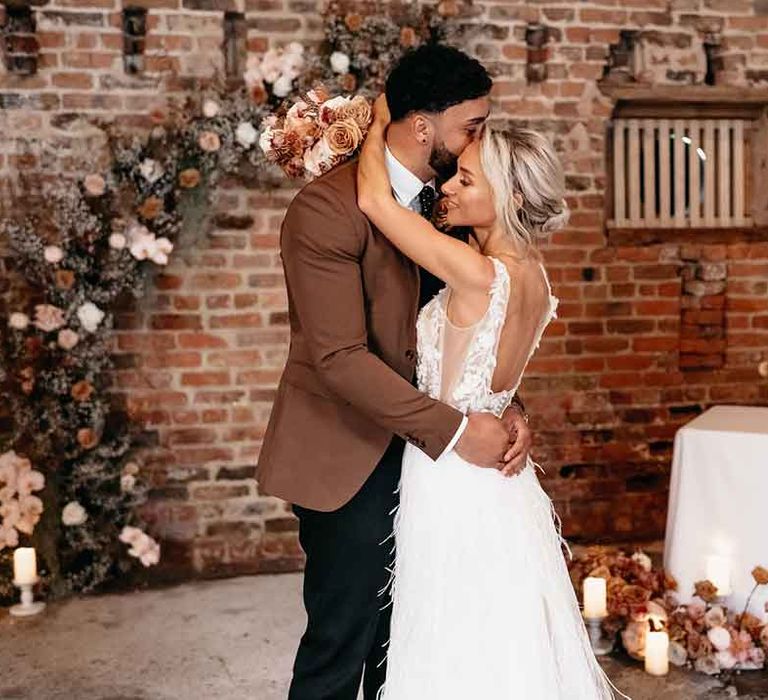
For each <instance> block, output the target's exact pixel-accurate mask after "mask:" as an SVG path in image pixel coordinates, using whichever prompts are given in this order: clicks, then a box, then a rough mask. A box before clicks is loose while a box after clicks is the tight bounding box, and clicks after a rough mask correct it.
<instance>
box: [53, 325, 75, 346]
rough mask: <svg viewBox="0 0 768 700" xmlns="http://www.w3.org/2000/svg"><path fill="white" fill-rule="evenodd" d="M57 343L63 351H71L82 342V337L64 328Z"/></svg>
mask: <svg viewBox="0 0 768 700" xmlns="http://www.w3.org/2000/svg"><path fill="white" fill-rule="evenodd" d="M57 342H58V344H59V347H60V348H61V349H62V350H71V349H72V348H73V347H75V345H77V344H78V342H80V336H79V335H78V334H77V333H75V331H73V330H71V329H70V328H63V329H62V330H60V331H59V337H58V340H57Z"/></svg>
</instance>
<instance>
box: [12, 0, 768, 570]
mask: <svg viewBox="0 0 768 700" xmlns="http://www.w3.org/2000/svg"><path fill="white" fill-rule="evenodd" d="M133 4H134V5H141V6H146V7H147V8H149V15H148V26H149V35H148V38H147V49H146V72H145V74H143V75H142V76H139V77H134V76H127V75H125V74H124V72H123V68H122V58H121V51H122V35H121V28H120V5H119V3H118V2H117V0H58V1H57V2H56V3H47V4H42V5H39V6H37V7H36V8H35V14H36V19H37V36H38V40H39V44H40V54H39V71H38V73H37V74H36V75H34V76H32V77H18V76H14V75H10V74H7V73H5V72H4V70H5V69H4V68H0V107H2V111H0V132H1V133H2V134H3V136H2V137H1V138H2V141H1V142H0V175H1V176H2V177H3V178H4V179H8V178H13V176H14V169H15V168H17V167H19V166H21V165H23V159H22V155H23V154H25V153H27V152H32V153H36V152H38V151H39V150H40V149H39V145H38V142H39V141H44V142H48V143H53V144H55V145H56V157H55V158H54V159H53V161H51V162H52V164H53V166H55V167H57V168H62V169H68V168H76V167H78V163H82V161H83V160H84V153H88V154H90V153H91V152H92V148H93V143H94V137H93V131H92V130H91V129H89V128H88V126H87V121H86V120H85V119H80V118H78V117H86V118H87V117H92V116H98V117H108V118H111V119H116V120H119V121H121V122H123V123H125V124H128V125H141V124H142V123H145V119H146V117H145V114H146V112H147V111H148V110H149V109H150V108H151V107H152V106H154V105H156V104H158V103H159V102H161V101H162V100H163V99H165V97H166V96H168V95H171V94H176V95H178V94H181V93H182V92H183V90H184V89H185V87H187V85H188V83H187V81H186V80H185V78H187V77H190V76H196V75H206V74H209V73H210V71H211V70H212V68H213V67H217V68H221V66H222V54H221V49H220V46H221V42H222V15H223V11H225V10H238V11H242V12H245V13H246V17H247V23H248V45H249V47H250V49H251V50H260V49H263V48H265V47H266V46H267V45H269V44H270V43H279V42H282V41H287V40H289V39H290V40H293V39H300V40H302V41H313V40H316V39H317V38H318V37H319V16H318V14H317V12H316V4H315V2H314V1H307V0H246V2H245V4H244V5H243V4H242V3H241V2H231V1H228V0H181V1H180V0H140V2H134V3H133ZM765 13H766V7H765V3H764V2H756V3H754V4H753V2H752V0H603V1H601V0H593V1H585V2H574V1H570V2H555V1H552V0H537V1H536V2H530V1H529V2H522V1H520V2H517V1H516V0H508V1H506V2H497V3H494V2H482V3H481V2H477V3H476V4H475V6H474V8H473V9H472V11H471V12H470V15H471V16H470V17H469V18H468V19H467V25H468V26H467V31H466V45H467V46H468V47H469V48H470V50H471V51H472V52H473V53H474V54H475V55H477V56H478V57H479V58H481V59H482V60H483V61H485V62H486V64H487V65H489V66H490V67H491V68H492V69H493V71H494V72H495V73H496V75H497V78H496V86H495V89H494V107H495V113H496V114H497V115H499V116H501V117H506V118H511V119H517V120H524V121H526V122H528V123H530V124H531V125H533V126H535V127H537V128H539V129H542V130H543V131H545V132H546V133H547V134H549V135H550V136H551V137H552V138H553V139H554V141H555V143H556V144H557V146H558V149H559V151H560V153H561V154H562V156H563V159H564V161H565V163H566V168H567V172H568V184H569V190H570V194H569V200H570V204H571V206H572V209H573V216H572V219H571V224H570V226H569V228H568V229H567V230H565V231H562V232H558V233H556V234H555V235H554V236H552V239H551V240H550V241H549V242H548V243H547V244H546V245H545V246H544V248H545V256H546V260H547V265H548V268H549V271H550V275H551V278H552V281H553V285H554V287H555V293H556V294H557V295H558V296H559V297H560V299H561V305H560V310H559V319H558V320H557V321H555V322H554V323H553V324H552V325H551V326H550V328H549V329H548V331H547V333H546V336H545V339H544V341H543V342H542V345H541V348H540V352H539V354H538V356H537V357H536V358H535V360H534V362H533V363H532V364H531V366H530V370H529V376H528V378H527V379H526V380H525V382H524V384H523V387H522V390H521V394H522V396H523V397H524V399H525V401H526V403H527V405H528V407H529V409H530V412H531V414H532V425H533V429H534V432H535V441H536V447H535V457H536V459H537V461H539V462H541V463H542V464H543V465H544V466H545V468H546V470H547V473H546V475H545V476H543V477H542V479H543V483H544V485H545V487H546V489H547V490H548V492H549V493H550V494H551V495H552V496H553V498H554V499H555V500H556V502H557V506H558V509H559V511H560V513H561V515H562V517H563V520H564V525H565V531H566V534H567V535H569V536H571V537H574V538H581V539H587V540H590V539H596V538H604V539H612V538H615V539H624V540H626V539H630V538H646V537H658V536H660V535H661V534H662V532H663V526H664V517H665V507H666V499H667V486H668V474H669V466H670V456H671V445H672V440H673V437H674V434H675V431H676V429H677V428H678V427H679V426H680V425H681V424H682V423H684V422H685V421H687V420H689V419H690V418H691V417H693V416H694V415H696V414H697V413H699V412H700V411H701V410H702V409H703V408H705V407H706V406H708V405H710V404H712V403H718V402H729V403H762V404H766V403H768V380H766V379H764V378H761V377H760V376H759V375H758V373H757V365H758V363H759V362H760V361H761V360H766V359H768V281H767V280H768V244H767V243H760V242H757V243H749V242H736V243H729V244H728V245H724V244H704V243H697V242H696V241H695V237H694V240H692V241H690V242H688V243H660V244H654V245H640V244H639V243H638V244H637V245H635V244H632V242H631V241H630V242H628V243H623V244H622V245H610V244H609V243H608V240H607V237H606V232H605V213H604V194H605V187H606V172H605V143H606V141H605V134H606V120H607V119H609V118H610V116H611V114H612V111H613V106H614V105H613V103H612V101H611V99H609V98H608V97H606V96H605V95H604V94H602V93H601V91H600V90H599V88H598V85H597V81H598V79H599V78H600V77H601V76H602V74H603V68H604V66H605V63H606V60H607V59H608V56H609V53H610V47H611V45H615V44H617V42H618V41H619V32H620V30H622V29H635V30H639V31H640V36H641V38H642V42H641V45H642V49H641V60H642V62H643V63H642V70H643V73H642V77H643V79H645V80H648V81H651V82H653V83H655V84H680V85H685V84H689V83H691V82H696V83H701V82H702V81H703V79H704V75H705V72H706V63H705V59H704V50H703V41H704V39H705V35H707V34H712V33H714V34H715V35H716V36H717V37H718V39H719V42H720V43H719V49H718V61H717V65H716V81H717V83H718V84H729V85H763V86H765V85H768V16H767V15H766V14H765ZM536 22H537V23H542V24H544V25H546V26H547V27H549V31H548V40H547V42H546V44H545V45H544V47H543V48H541V47H539V48H536V49H535V51H531V48H530V47H529V46H527V44H526V33H527V24H528V23H536ZM532 54H533V55H535V60H536V61H539V62H540V61H541V60H542V59H544V63H545V64H546V79H545V80H543V81H542V82H536V83H532V84H530V85H529V84H528V83H527V80H526V75H528V76H529V77H530V76H531V75H532V74H533V73H531V72H528V71H527V66H526V63H527V59H528V57H529V56H530V55H532ZM171 71H173V73H172V72H171ZM534 73H535V75H538V76H540V75H542V71H541V70H540V69H537V70H536V71H534ZM25 140H26V141H27V144H26V145H25V144H24V142H25ZM29 140H32V143H29ZM24 157H27V156H24ZM292 193H293V190H291V189H288V188H286V189H282V190H278V191H276V192H273V193H263V192H259V191H258V190H254V189H252V188H248V187H245V186H243V185H237V184H234V183H231V184H229V185H227V186H225V187H224V188H222V190H221V191H220V195H219V199H218V204H217V209H218V211H220V212H222V213H221V215H220V217H219V219H218V226H217V227H216V230H215V231H214V233H213V234H212V235H211V236H210V237H209V238H207V239H204V240H202V241H200V242H199V243H198V245H197V246H196V247H195V248H194V249H193V250H189V251H186V252H185V253H181V252H180V253H179V255H177V257H176V258H175V260H174V261H173V262H172V264H171V265H170V266H169V267H168V268H167V269H166V270H164V271H163V274H161V275H160V276H158V278H157V279H156V281H155V283H154V285H153V288H152V290H151V292H150V294H148V296H147V298H146V299H145V300H143V301H142V302H140V304H139V306H138V307H137V308H135V309H131V310H126V312H125V313H124V314H122V315H121V318H120V326H121V331H120V332H119V334H118V337H117V347H118V350H119V352H120V353H121V357H120V369H119V371H118V372H117V374H116V377H115V388H116V391H117V392H118V393H119V394H121V395H122V396H123V397H124V399H125V401H126V403H127V405H128V406H129V408H130V409H131V411H132V412H133V413H134V414H135V415H136V416H137V417H140V418H142V419H143V420H144V421H145V423H146V427H147V434H146V446H145V448H144V450H143V451H144V453H145V460H146V468H147V471H148V474H149V475H150V478H151V480H152V483H153V484H154V487H155V488H154V491H153V494H152V500H151V503H150V505H149V507H148V508H147V515H148V517H150V519H151V520H152V521H153V523H154V528H155V531H156V532H157V533H158V534H160V535H161V536H162V537H163V539H164V546H165V553H166V567H167V571H168V572H171V570H173V571H174V572H179V571H181V572H182V573H193V572H200V573H204V574H215V573H227V572H245V571H267V570H280V569H285V568H291V567H295V566H297V565H299V564H300V554H299V550H298V547H297V544H296V540H295V533H294V532H293V531H292V530H293V522H292V520H291V518H290V516H288V514H287V511H286V510H285V507H284V506H283V504H281V503H280V502H278V501H276V500H274V499H270V498H266V497H263V496H260V495H259V494H258V487H257V485H256V483H255V481H254V478H253V475H254V463H255V459H256V456H257V454H258V450H259V445H260V440H261V438H262V435H263V432H264V428H265V425H266V421H267V417H268V414H269V410H270V407H271V400H272V397H273V395H274V389H275V386H276V382H277V379H278V377H279V375H280V370H281V367H282V364H283V362H284V359H285V355H286V351H287V337H288V332H287V326H286V298H285V291H284V287H283V279H282V273H281V267H280V262H279V258H278V254H277V234H278V228H279V224H280V220H281V217H282V213H283V211H284V209H285V205H286V203H287V201H288V200H289V199H290V196H291V195H292ZM224 213H226V214H224ZM3 284H4V283H3V282H2V281H0V291H2V290H3ZM715 287H716V290H715ZM697 356H698V357H699V359H701V357H704V358H709V359H710V360H712V357H713V356H717V362H715V361H714V360H712V361H711V362H709V363H707V362H704V363H701V362H700V363H699V364H698V365H697V364H696V362H695V361H694V360H695V358H696V357H697ZM691 358H693V359H691ZM297 439H300V436H297ZM307 448H308V449H307V455H308V459H311V445H308V446H307Z"/></svg>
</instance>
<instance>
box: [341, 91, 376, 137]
mask: <svg viewBox="0 0 768 700" xmlns="http://www.w3.org/2000/svg"><path fill="white" fill-rule="evenodd" d="M340 112H341V116H342V117H344V118H345V119H353V120H354V121H355V122H356V123H357V125H358V126H359V127H360V129H361V130H366V129H367V128H368V126H369V124H370V123H371V116H372V115H373V111H372V110H371V105H370V103H369V102H368V100H366V99H365V98H364V97H363V96H362V95H357V96H356V97H353V98H352V101H351V102H350V103H349V104H348V105H347V106H346V107H343V108H342V109H341V110H340Z"/></svg>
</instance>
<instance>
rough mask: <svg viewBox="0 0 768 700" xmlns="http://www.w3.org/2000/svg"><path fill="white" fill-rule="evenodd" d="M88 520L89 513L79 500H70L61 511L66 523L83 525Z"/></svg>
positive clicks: (63, 520) (62, 518)
mask: <svg viewBox="0 0 768 700" xmlns="http://www.w3.org/2000/svg"><path fill="white" fill-rule="evenodd" d="M86 520H88V513H86V512H85V508H83V506H81V505H80V504H79V503H78V502H77V501H70V502H69V503H67V505H65V506H64V510H62V511H61V522H62V523H63V524H64V525H67V526H72V525H82V524H83V523H84V522H85V521H86Z"/></svg>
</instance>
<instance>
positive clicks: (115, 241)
mask: <svg viewBox="0 0 768 700" xmlns="http://www.w3.org/2000/svg"><path fill="white" fill-rule="evenodd" d="M127 244H128V241H127V240H126V238H125V236H124V235H123V234H122V233H113V234H112V235H111V236H110V237H109V247H110V248H113V249H114V250H122V249H123V248H125V246H126V245H127Z"/></svg>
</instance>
